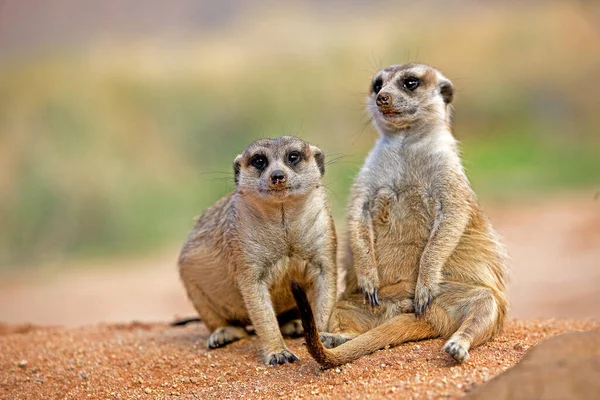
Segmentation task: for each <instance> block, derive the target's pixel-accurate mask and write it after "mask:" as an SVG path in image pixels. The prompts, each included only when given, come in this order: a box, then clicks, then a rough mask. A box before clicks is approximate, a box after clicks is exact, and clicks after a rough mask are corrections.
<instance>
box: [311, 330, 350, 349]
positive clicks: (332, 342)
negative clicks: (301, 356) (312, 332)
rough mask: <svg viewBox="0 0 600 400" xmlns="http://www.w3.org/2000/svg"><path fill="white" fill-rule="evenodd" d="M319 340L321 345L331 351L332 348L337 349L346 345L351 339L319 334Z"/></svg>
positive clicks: (336, 335) (331, 334) (325, 333)
mask: <svg viewBox="0 0 600 400" xmlns="http://www.w3.org/2000/svg"><path fill="white" fill-rule="evenodd" d="M319 338H320V339H321V343H323V346H325V347H326V348H328V349H333V348H334V347H338V346H339V345H340V344H343V343H346V342H347V341H349V340H351V339H352V338H349V337H345V336H342V335H339V334H335V333H328V332H321V333H319Z"/></svg>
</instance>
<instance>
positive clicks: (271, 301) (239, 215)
mask: <svg viewBox="0 0 600 400" xmlns="http://www.w3.org/2000/svg"><path fill="white" fill-rule="evenodd" d="M292 151H295V152H296V153H297V154H300V156H301V158H300V161H299V162H298V163H297V164H292V163H290V162H289V159H288V156H289V154H290V152H292ZM258 155H260V156H263V157H265V158H266V159H267V160H268V165H267V166H266V167H264V168H263V169H262V170H261V169H259V168H256V167H255V166H254V165H253V164H252V162H253V160H254V159H255V157H257V156H258ZM234 171H235V180H236V183H237V187H236V190H235V191H234V192H233V193H231V194H229V195H228V196H226V197H224V198H223V199H221V200H220V201H219V202H217V203H216V204H215V205H214V206H213V207H211V208H209V209H208V210H206V211H205V212H204V214H203V215H202V216H201V217H200V218H199V219H198V221H197V223H196V225H195V227H194V229H193V230H192V232H191V233H190V235H189V236H188V239H187V241H186V243H185V244H184V246H183V249H182V250H181V254H180V257H179V271H180V276H181V279H182V281H183V284H184V286H185V288H186V290H187V293H188V297H189V298H190V300H191V301H192V303H193V304H194V307H195V308H196V310H197V311H198V314H199V315H200V317H201V319H202V321H204V323H205V324H206V326H207V327H208V328H209V329H210V331H211V332H212V334H211V336H210V338H209V340H208V346H209V347H210V348H215V347H220V346H223V345H226V344H227V343H230V342H232V341H235V340H238V339H241V338H243V337H245V336H247V333H246V330H245V329H244V327H245V325H247V324H248V323H252V325H254V328H255V330H256V333H257V335H258V337H259V340H260V347H261V352H262V357H263V361H264V362H265V363H267V364H269V363H270V364H278V363H283V362H292V361H295V360H297V357H296V356H295V355H294V354H292V353H291V352H290V351H289V350H288V349H287V347H286V346H285V343H284V341H283V338H282V335H281V332H280V329H279V328H278V321H277V316H279V315H281V314H284V313H286V312H288V311H290V310H293V309H294V308H295V304H294V300H293V298H292V296H291V293H290V292H289V289H288V284H289V280H290V278H295V279H298V280H299V281H301V282H303V283H304V284H305V285H307V287H309V288H310V292H311V294H312V296H313V300H314V305H315V308H316V310H317V311H316V314H317V325H318V327H319V329H320V330H322V331H324V330H326V328H327V323H328V321H329V317H330V314H331V310H332V308H333V305H334V303H335V298H336V279H337V278H336V264H335V253H336V236H335V230H334V226H333V220H332V218H331V215H330V211H329V206H328V204H327V199H326V195H325V190H324V188H323V185H322V183H321V176H322V174H323V173H324V157H323V154H322V152H321V150H319V149H318V148H317V147H315V146H312V145H309V144H308V143H306V142H303V141H302V140H300V139H298V138H295V137H291V136H285V137H280V138H277V139H261V140H258V141H256V142H254V143H252V144H251V145H250V146H248V147H247V148H246V149H245V151H244V153H243V154H241V155H239V156H238V157H237V158H236V159H235V162H234ZM274 171H282V172H284V173H285V175H286V181H285V182H284V183H273V182H272V181H271V177H272V176H273V173H274ZM281 330H282V331H283V332H284V333H286V334H288V335H298V334H302V330H301V325H300V324H299V321H287V323H285V324H284V325H282V327H281Z"/></svg>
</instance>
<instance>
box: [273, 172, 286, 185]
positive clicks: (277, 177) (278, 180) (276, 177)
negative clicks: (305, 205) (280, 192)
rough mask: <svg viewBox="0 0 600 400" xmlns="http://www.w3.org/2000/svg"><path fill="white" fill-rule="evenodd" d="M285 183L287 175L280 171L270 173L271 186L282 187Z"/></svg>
mask: <svg viewBox="0 0 600 400" xmlns="http://www.w3.org/2000/svg"><path fill="white" fill-rule="evenodd" d="M286 181H287V175H286V174H285V172H283V171H282V170H280V169H277V170H275V171H273V172H271V186H275V187H277V186H282V185H283V184H284V183H285V182H286Z"/></svg>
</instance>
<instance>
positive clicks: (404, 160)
mask: <svg viewBox="0 0 600 400" xmlns="http://www.w3.org/2000/svg"><path fill="white" fill-rule="evenodd" d="M386 150H390V151H387V152H386V151H383V152H381V153H380V154H379V155H378V157H376V158H373V159H371V160H368V161H370V163H368V164H367V166H368V168H366V169H365V171H364V176H363V177H362V179H363V181H364V182H365V183H366V185H367V187H368V188H369V190H368V197H369V200H370V210H371V217H372V220H373V224H374V228H375V231H376V232H375V234H376V237H381V238H383V237H385V238H389V237H390V236H399V237H401V238H402V241H403V242H407V243H412V244H415V243H421V242H422V241H423V240H426V238H427V237H428V233H429V227H430V225H431V222H432V221H433V218H434V212H435V198H434V196H433V195H432V191H431V179H430V178H429V176H430V175H431V171H430V170H431V167H430V166H429V165H428V164H427V159H423V158H422V157H420V156H419V155H418V154H413V153H411V152H408V151H401V150H397V149H386ZM390 239H393V241H394V242H395V243H397V238H390ZM381 240H383V239H381Z"/></svg>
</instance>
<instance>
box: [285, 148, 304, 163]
mask: <svg viewBox="0 0 600 400" xmlns="http://www.w3.org/2000/svg"><path fill="white" fill-rule="evenodd" d="M301 160H302V153H300V152H299V151H296V150H292V151H290V152H289V153H288V154H287V156H286V162H287V163H288V164H289V165H296V164H298V163H299V162H300V161H301Z"/></svg>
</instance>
